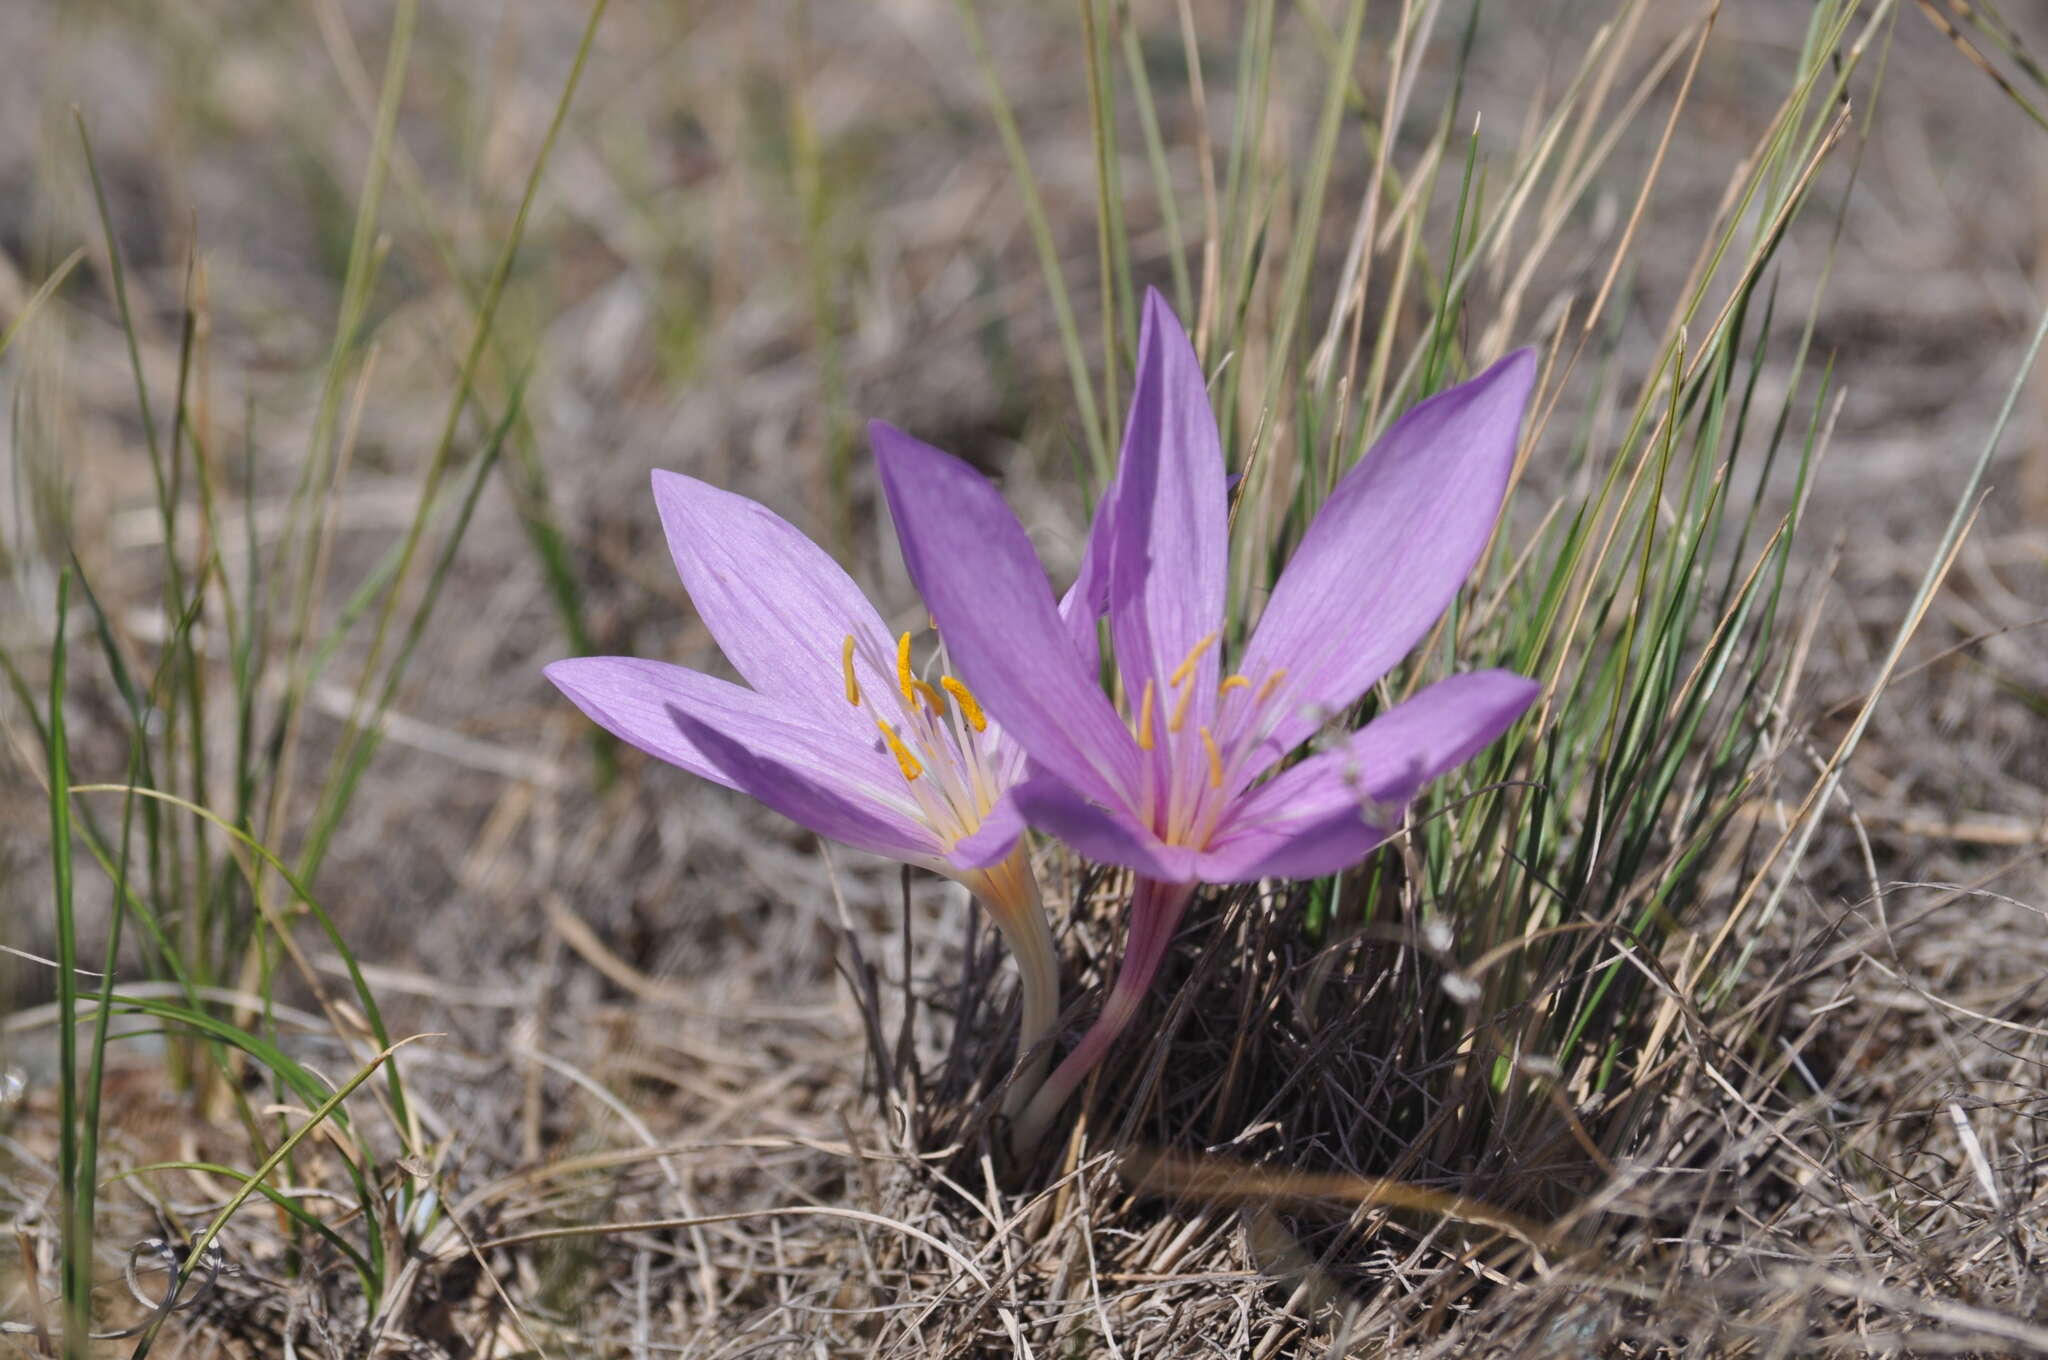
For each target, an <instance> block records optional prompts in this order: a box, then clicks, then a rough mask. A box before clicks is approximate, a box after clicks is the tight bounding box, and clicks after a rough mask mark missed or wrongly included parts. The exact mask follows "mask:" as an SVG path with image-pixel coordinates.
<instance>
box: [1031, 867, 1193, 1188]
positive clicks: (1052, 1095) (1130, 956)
mask: <svg viewBox="0 0 2048 1360" xmlns="http://www.w3.org/2000/svg"><path fill="white" fill-rule="evenodd" d="M1194 895H1195V885H1194V884H1192V883H1161V882H1159V881H1158V880H1156V879H1150V878H1141V879H1139V880H1138V883H1137V886H1136V888H1135V889H1133V891H1132V893H1131V926H1130V938H1129V939H1128V940H1127V941H1126V942H1125V945H1124V959H1123V964H1122V965H1121V966H1120V967H1119V968H1118V969H1117V975H1116V983H1115V985H1114V986H1112V987H1111V988H1110V991H1109V997H1108V999H1106V1000H1105V1001H1104V1002H1103V1003H1102V1012H1101V1014H1099V1015H1097V1016H1096V1017H1095V1023H1094V1025H1092V1026H1090V1027H1089V1030H1088V1032H1087V1033H1086V1034H1084V1035H1082V1036H1081V1042H1080V1043H1078V1044H1076V1045H1074V1051H1073V1052H1071V1053H1069V1054H1068V1055H1067V1057H1066V1061H1064V1062H1062V1063H1061V1064H1060V1065H1059V1067H1058V1068H1057V1069H1055V1070H1054V1072H1053V1074H1052V1076H1050V1077H1049V1078H1047V1079H1046V1081H1045V1084H1044V1085H1042V1086H1040V1087H1039V1088H1038V1092H1037V1094H1036V1095H1034V1096H1032V1098H1031V1103H1030V1104H1028V1105H1026V1106H1025V1107H1024V1112H1023V1114H1021V1115H1019V1116H1017V1119H1016V1123H1015V1124H1014V1125H1013V1126H1012V1128H1011V1132H1010V1150H1011V1151H1012V1152H1014V1153H1015V1154H1016V1155H1017V1156H1018V1157H1019V1158H1024V1157H1028V1156H1030V1155H1031V1154H1032V1152H1034V1151H1035V1150H1036V1149H1037V1147H1038V1144H1039V1141H1040V1140H1041V1139H1043V1138H1044V1137H1045V1133H1046V1130H1047V1129H1048V1128H1050V1127H1051V1126H1052V1121H1053V1119H1054V1118H1055V1117H1057V1116H1058V1114H1059V1112H1060V1110H1061V1108H1062V1107H1063V1106H1065V1105H1066V1103H1067V1101H1068V1099H1069V1098H1070V1097H1072V1096H1073V1094H1074V1091H1075V1088H1077V1087H1078V1086H1080V1084H1081V1082H1082V1080H1083V1079H1084V1078H1086V1077H1087V1075H1088V1074H1089V1073H1090V1072H1092V1071H1094V1070H1095V1065H1096V1064H1097V1063H1099V1062H1101V1061H1102V1058H1103V1055H1104V1054H1106V1053H1108V1052H1109V1048H1110V1045H1111V1044H1113V1043H1115V1042H1116V1038H1117V1036H1118V1035H1120V1034H1122V1033H1123V1032H1124V1028H1125V1027H1126V1026H1128V1025H1129V1024H1130V1023H1131V1020H1132V1018H1133V1017H1134V1016H1136V1015H1137V1013H1138V1006H1139V1004H1140V1003H1141V1002H1143V1001H1144V999H1145V993H1146V992H1147V991H1149V990H1151V987H1152V979H1153V978H1154V977H1156V976H1157V975H1158V973H1159V965H1160V964H1161V963H1162V962H1163V961H1164V960H1165V958H1166V948H1167V946H1168V945H1169V944H1171V943H1173V932H1174V928H1175V927H1177V926H1178V925H1179V924H1180V918H1181V913H1182V912H1184V911H1186V910H1187V906H1188V902H1189V900H1190V899H1191V898H1193V897H1194Z"/></svg>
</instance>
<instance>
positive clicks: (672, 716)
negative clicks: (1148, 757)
mask: <svg viewBox="0 0 2048 1360" xmlns="http://www.w3.org/2000/svg"><path fill="white" fill-rule="evenodd" d="M654 500H655V506H656V508H657V509H658V510H659V512H660V514H661V524H662V529H663V531H664V532H665V533H666V534H667V536H668V545H669V552H670V554H671V555H672V556H673V557H674V558H675V564H676V570H677V572H678V573H679V574H680V575H681V576H682V579H683V585H684V587H685V588H686V589H687V590H688V591H689V593H690V600H691V602H692V603H693V604H695V605H696V607H697V612H698V614H699V615H700V616H701V617H702V618H703V620H704V624H705V626H706V627H707V628H708V629H710V631H711V636H712V637H713V638H714V639H715V640H716V641H717V643H718V645H719V647H720V648H721V649H722V650H723V651H724V653H725V655H726V658H727V660H729V661H731V662H732V664H733V666H734V668H735V669H736V670H738V671H739V673H740V675H741V676H742V677H743V678H744V679H745V680H746V682H747V683H746V684H745V685H736V684H732V683H730V682H728V681H725V680H720V679H717V678H716V677H713V676H710V675H706V674H704V673H703V672H702V671H693V670H687V669H685V668H683V667H681V666H671V665H666V664H664V663H662V662H659V661H645V660H641V659H638V658H635V657H622V656H594V657H582V658H578V659H575V660H569V661H557V662H555V663H553V664H552V665H550V666H548V667H546V669H545V673H546V675H547V677H548V679H549V680H551V681H553V682H554V684H555V686H556V687H557V688H558V689H560V690H561V691H562V693H564V694H566V695H567V696H568V697H569V698H570V699H571V700H572V701H573V702H574V703H575V704H576V706H577V707H578V708H580V709H582V710H583V711H584V713H586V714H588V715H589V716H590V718H592V719H593V720H594V721H595V722H597V724H598V725H599V726H601V727H603V728H604V729H605V730H606V731H608V732H610V733H611V734H612V735H613V736H615V737H618V738H619V739H620V740H622V741H625V742H627V743H629V744H631V745H633V746H637V747H639V748H640V749H641V750H643V751H645V752H647V753H648V754H649V755H651V756H654V757H655V758H657V759H659V760H664V761H667V762H668V763H669V764H671V765H675V766H679V767H680V768H682V769H685V770H688V771H689V772H690V773H691V774H694V775H698V776H700V777H702V778H704V779H709V780H711V781H713V782H714V783H719V784H723V785H725V786H726V787H727V788H732V789H738V790H739V791H740V792H742V793H745V794H749V795H751V796H752V797H754V798H756V799H759V800H760V801H761V802H763V803H765V804H767V805H768V806H769V807H771V808H773V809H774V810H775V811H777V812H779V813H781V814H782V815H783V816H785V817H787V818H789V819H790V820H791V821H793V822H796V823H798V824H800V825H802V826H805V827H808V828H810V829H811V830H812V831H815V832H817V833H818V834H819V835H821V836H824V837H827V838H829V839H831V840H835V841H840V842H842V843H844V844H846V845H850V846H853V847H855V848H856V849H860V850H867V851H870V852H872V853H874V854H878V855H884V856H887V857H888V858H890V859H896V860H901V861H903V862H905V863H908V864H916V865H921V866H923V867H924V868H927V869H932V870H935V871H937V872H939V873H942V874H945V875H947V876H948V877H951V878H953V879H956V880H958V881H959V882H960V883H962V884H964V885H965V886H966V887H967V889H968V891H970V892H971V893H973V894H974V895H975V897H977V898H979V899H980V900H981V902H982V904H983V906H984V907H986V908H987V909H988V912H989V914H990V916H991V917H992V918H993V919H994V920H995V922H996V924H997V926H998V927H999V928H1000V929H1001V930H1002V932H1003V934H1004V937H1005V939H1006V940H1007V942H1008V943H1009V946H1010V950H1011V952H1012V953H1013V954H1015V955H1016V957H1017V963H1018V968H1019V970H1020V972H1021V973H1022V974H1023V978H1024V988H1023V1002H1024V1004H1023V1012H1024V1013H1023V1023H1022V1034H1021V1036H1020V1047H1019V1056H1020V1057H1021V1056H1022V1055H1023V1054H1024V1053H1025V1052H1026V1051H1028V1050H1030V1049H1031V1048H1033V1047H1034V1046H1037V1045H1038V1044H1039V1041H1040V1040H1041V1039H1043V1038H1044V1037H1045V1035H1046V1034H1048V1033H1049V1032H1050V1031H1051V1029H1052V1026H1053V1025H1054V1023H1055V1022H1056V1021H1057V1019H1058V1015H1059V994H1058V987H1059V982H1058V958H1057V955H1056V953H1055V951H1054V949H1053V944H1052V935H1051V931H1050V929H1049V928H1048V926H1047V923H1046V918H1045V911H1044V908H1043V906H1042V905H1041V903H1040V900H1039V895H1038V885H1037V882H1036V880H1035V879H1034V878H1033V877H1032V873H1031V867H1030V864H1029V862H1028V861H1027V859H1026V857H1025V854H1024V849H1023V847H1022V845H1021V844H1015V843H1014V837H1013V836H1012V837H1011V838H1009V839H1006V842H1005V844H1004V845H1003V846H1002V847H1000V848H999V849H998V850H996V851H995V852H994V853H993V854H978V855H973V856H967V855H963V854H962V853H961V851H960V849H959V847H960V845H961V843H962V842H963V841H965V840H966V839H967V838H968V837H970V836H972V835H973V834H974V832H975V831H977V830H978V829H979V828H980V826H981V824H982V822H983V820H984V819H985V818H987V817H988V816H989V814H990V813H991V812H992V811H993V810H994V809H995V808H996V807H997V805H998V804H999V803H1000V802H1001V800H1002V799H1003V797H1004V794H1005V792H1006V791H1007V790H1008V788H1009V787H1010V785H1011V784H1012V783H1014V782H1015V780H1016V778H1017V777H1018V774H1019V773H1020V771H1021V768H1022V764H1023V757H1022V752H1021V751H1019V749H1018V748H1017V746H1016V744H1015V743H1014V742H1012V741H1009V740H1007V739H1006V738H1005V737H1004V735H1003V733H1002V731H1001V729H999V728H998V727H997V726H996V724H995V723H993V722H991V721H990V720H989V718H988V715H987V714H986V713H984V712H983V710H982V707H981V705H980V704H979V703H978V702H977V701H976V699H975V696H974V694H973V692H972V691H970V690H969V689H968V688H967V687H966V686H965V685H963V684H962V683H960V681H958V680H957V679H955V678H953V677H952V676H950V675H944V674H939V675H936V676H935V677H932V678H927V676H926V675H925V674H922V673H920V670H919V668H918V667H917V666H916V665H914V664H913V655H912V642H913V638H912V635H911V634H909V633H904V634H902V635H901V636H899V637H897V638H895V639H891V638H890V636H889V633H888V630H887V629H886V628H884V627H883V625H882V620H881V618H880V616H879V615H877V614H876V613H875V610H874V607H873V606H872V605H870V604H869V603H868V600H867V597H866V596H865V595H863V594H862V593H861V591H860V588H859V587H858V586H856V585H855V584H854V583H853V580H852V578H850V577H849V576H848V575H847V574H846V573H845V572H844V571H843V570H841V569H840V567H839V565H838V563H836V562H834V561H833V560H832V558H831V557H830V556H829V555H828V554H827V553H826V552H825V551H824V550H823V549H821V548H819V547H818V545H817V544H815V543H813V542H811V541H810V540H809V539H808V538H805V537H804V535H803V534H802V533H801V532H800V531H798V530H797V529H796V528H795V526H793V525H791V524H790V523H789V522H788V521H786V520H784V519H782V518H781V517H779V516H777V515H776V514H775V513H774V512H772V511H770V510H769V509H768V508H767V507H766V506H763V505H760V504H759V503H757V502H755V501H751V500H748V499H747V498H746V497H744V496H738V495H734V494H733V493H731V492H728V491H721V490H719V489H718V488H716V487H713V486H710V485H708V484H706V483H704V482H700V481H698V480H696V479H695V478H692V477H683V476H679V475H677V474H675V473H670V472H659V471H658V472H656V473H655V474H654ZM1065 645H1071V644H1065ZM1005 825H1006V826H1010V827H1013V828H1014V826H1015V825H1016V823H1015V819H1014V818H1006V819H1005ZM1045 1056H1047V1055H1041V1057H1040V1058H1039V1059H1038V1060H1037V1061H1036V1063H1035V1064H1034V1067H1035V1069H1036V1070H1035V1071H1031V1072H1027V1073H1024V1074H1021V1075H1020V1076H1019V1078H1018V1080H1017V1081H1016V1082H1014V1083H1013V1085H1012V1088H1011V1097H1012V1102H1013V1103H1017V1102H1021V1100H1022V1099H1023V1098H1024V1097H1025V1096H1027V1095H1029V1093H1030V1090H1031V1088H1033V1087H1034V1086H1035V1085H1036V1084H1037V1079H1038V1077H1039V1076H1040V1075H1042V1073H1043V1063H1044V1059H1045Z"/></svg>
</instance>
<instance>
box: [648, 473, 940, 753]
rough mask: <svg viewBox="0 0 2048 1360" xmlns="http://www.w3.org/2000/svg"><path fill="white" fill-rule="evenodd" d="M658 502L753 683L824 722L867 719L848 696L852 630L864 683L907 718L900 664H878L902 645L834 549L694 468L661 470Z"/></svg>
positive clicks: (733, 655)
mask: <svg viewBox="0 0 2048 1360" xmlns="http://www.w3.org/2000/svg"><path fill="white" fill-rule="evenodd" d="M654 502H655V506H656V508H657V509H658V510H659V511H660V512H661V527H662V530H663V532H665V533H666V534H667V535H668V547H669V553H670V554H671V555H672V556H673V557H674V558H675V564H676V571H677V573H678V574H679V575H681V577H682V578H683V587H684V589H686V590H688V591H689V592H690V602H691V603H692V604H693V605H695V606H696V608H697V613H698V614H699V615H700V616H701V617H702V618H703V620H704V625H705V627H707V628H709V629H710V630H711V636H712V637H713V638H714V639H715V640H716V641H717V643H718V646H719V650H721V651H723V652H724V653H725V655H726V659H727V660H729V661H731V662H732V664H733V667H734V668H735V669H736V670H738V671H739V673H740V674H741V675H742V676H744V677H745V678H746V681H747V683H748V684H749V685H752V686H753V687H754V688H755V689H756V690H758V691H760V692H761V693H762V694H766V695H773V696H777V697H783V698H787V699H789V700H791V701H792V702H793V703H801V704H802V705H804V706H806V707H808V708H809V709H810V710H811V711H812V712H813V713H814V714H815V716H816V717H817V718H818V720H819V721H821V722H829V723H836V724H838V725H840V726H842V727H844V728H845V729H846V730H848V731H856V730H858V729H860V728H863V727H865V726H866V725H867V724H868V723H869V721H870V720H869V719H868V717H867V716H866V715H864V714H862V713H861V712H860V711H859V710H858V709H856V708H855V707H854V706H853V705H851V704H849V703H848V702H847V701H846V679H845V671H844V669H843V666H842V654H841V648H842V646H843V644H844V642H845V639H846V637H847V635H848V634H852V635H853V636H854V637H855V638H857V639H858V641H859V649H858V655H857V659H856V663H855V664H856V673H857V675H858V677H859V679H860V682H861V684H862V686H863V687H864V689H865V690H866V692H868V693H869V694H870V695H871V697H872V701H873V703H874V704H875V705H876V706H877V707H878V708H879V709H880V710H881V712H882V714H883V716H885V717H887V718H889V719H890V721H892V722H896V721H899V720H900V718H901V708H900V705H899V703H898V700H897V695H896V681H895V676H894V673H893V671H890V672H885V673H877V672H878V670H879V669H880V668H882V667H885V666H887V665H888V664H889V662H890V659H891V658H893V657H894V656H895V647H894V645H893V643H892V641H891V639H890V637H889V634H888V631H887V629H885V628H884V627H883V625H882V620H881V618H880V616H878V615H877V614H876V613H875V608H874V606H873V605H871V604H869V603H868V599H867V596H866V595H864V594H862V593H861V589H860V587H859V586H857V585H855V584H854V583H853V578H852V577H850V576H848V575H847V574H846V572H845V570H844V569H843V568H841V567H840V565H839V564H838V563H837V562H835V561H833V560H832V556H831V554H830V553H827V552H826V551H825V550H824V549H823V548H820V547H819V546H818V545H817V544H815V543H813V542H811V540H810V539H808V538H806V537H805V536H804V534H803V532H802V531H801V530H800V529H798V528H797V527H796V526H795V525H793V524H791V523H790V522H789V521H787V520H785V519H783V518H782V517H781V516H780V515H777V514H776V513H775V512H774V511H772V510H770V509H769V508H768V507H767V506H765V505H762V504H760V503H759V502H758V501H752V500H749V499H747V498H746V497H745V496H740V495H736V494H734V493H733V492H730V491H723V490H720V489H719V488H718V487H715V486H712V485H710V484H709V483H708V482H700V481H698V480H697V479H696V478H694V477H685V476H682V475H681V474H679V473H674V472H662V471H656V472H655V474H654Z"/></svg>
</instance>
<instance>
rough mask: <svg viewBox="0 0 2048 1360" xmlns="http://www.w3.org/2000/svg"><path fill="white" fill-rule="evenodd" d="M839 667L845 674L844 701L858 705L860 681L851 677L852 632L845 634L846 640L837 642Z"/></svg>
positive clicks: (857, 706)
mask: <svg viewBox="0 0 2048 1360" xmlns="http://www.w3.org/2000/svg"><path fill="white" fill-rule="evenodd" d="M839 669H840V670H841V671H842V672H843V673H844V674H845V676H846V702H848V703H849V704H852V705H853V706H854V707H855V708H859V707H860V681H858V680H856V679H854V678H853V634H851V633H848V634H847V635H846V641H844V642H842V643H840V644H839Z"/></svg>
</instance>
